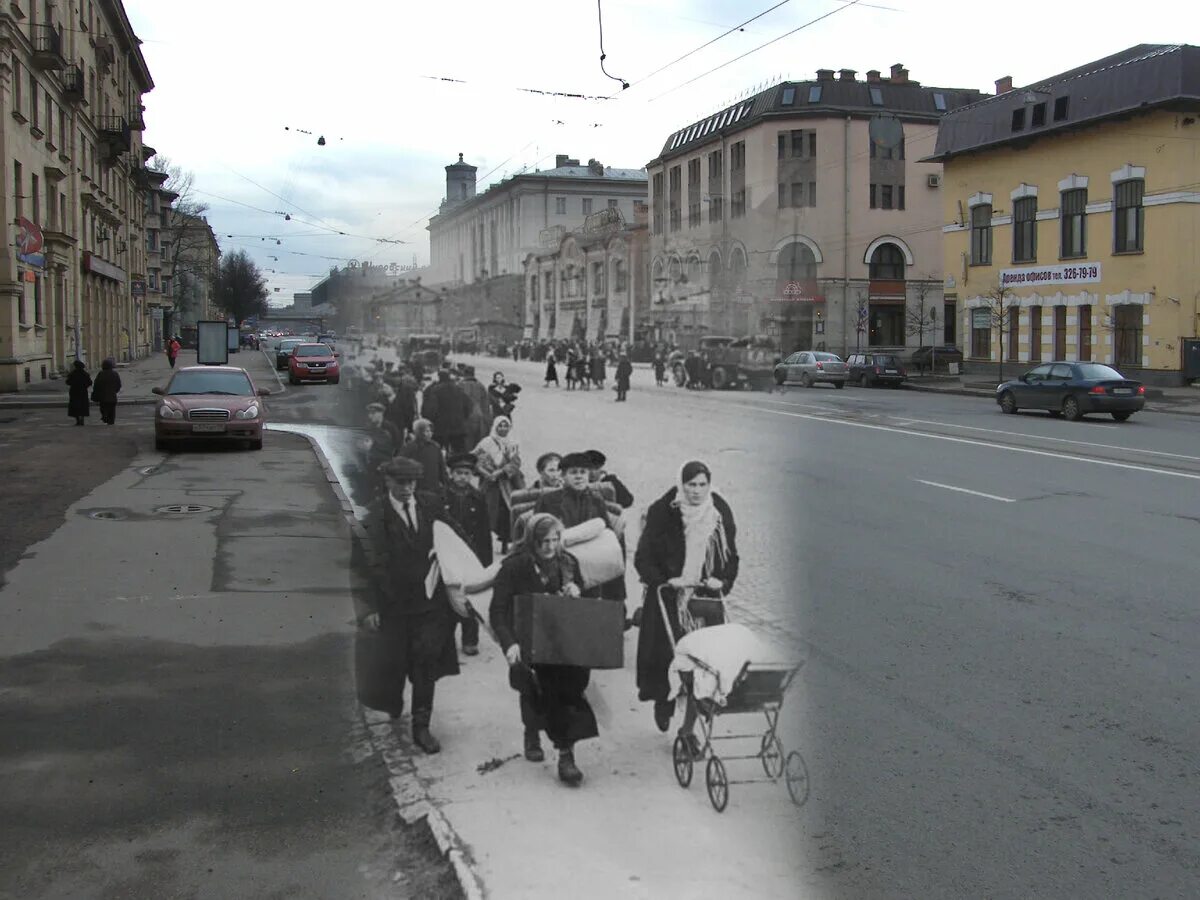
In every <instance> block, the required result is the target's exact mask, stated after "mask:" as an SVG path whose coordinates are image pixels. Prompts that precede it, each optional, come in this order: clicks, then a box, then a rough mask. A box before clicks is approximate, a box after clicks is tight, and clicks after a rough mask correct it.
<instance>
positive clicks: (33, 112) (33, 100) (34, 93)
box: [29, 69, 41, 130]
mask: <svg viewBox="0 0 1200 900" xmlns="http://www.w3.org/2000/svg"><path fill="white" fill-rule="evenodd" d="M38 93H39V92H38V83H37V76H36V75H34V74H33V69H30V70H29V117H30V118H31V119H32V120H33V127H34V128H39V130H40V126H39V124H38V121H39V120H38V110H39V108H40V107H39V106H38V103H39V101H40V100H41V97H39V96H38Z"/></svg>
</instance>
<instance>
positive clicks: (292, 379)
mask: <svg viewBox="0 0 1200 900" xmlns="http://www.w3.org/2000/svg"><path fill="white" fill-rule="evenodd" d="M299 383H300V379H299V378H297V377H296V376H295V375H289V376H288V384H299Z"/></svg>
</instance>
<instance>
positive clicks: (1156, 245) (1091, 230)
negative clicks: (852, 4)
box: [930, 44, 1200, 384]
mask: <svg viewBox="0 0 1200 900" xmlns="http://www.w3.org/2000/svg"><path fill="white" fill-rule="evenodd" d="M996 87H997V95H996V96H995V97H992V98H989V99H986V100H984V101H982V102H979V103H976V104H972V105H970V106H967V107H964V108H962V109H960V110H957V111H955V112H952V113H951V114H949V115H947V116H946V117H945V119H943V121H942V125H941V130H940V133H939V136H938V141H937V152H936V153H935V154H933V155H932V156H931V157H930V158H931V160H934V161H936V162H938V163H940V164H941V165H942V166H943V171H944V182H945V187H944V189H943V192H942V197H943V211H942V215H943V217H944V218H945V219H946V220H947V222H948V223H949V224H947V225H946V226H945V227H944V232H945V251H944V252H945V262H944V266H945V272H946V291H947V299H948V301H949V300H953V301H954V302H956V303H958V304H959V307H960V309H961V316H962V318H961V327H962V330H963V333H964V334H965V335H967V339H966V341H965V342H964V343H965V349H966V355H967V356H968V358H969V360H975V361H978V362H981V363H982V362H983V361H985V360H986V361H998V360H1004V361H1012V362H1015V363H1019V364H1037V363H1041V362H1049V361H1051V360H1070V361H1095V362H1101V363H1109V364H1112V365H1115V366H1118V367H1119V368H1120V369H1121V371H1122V372H1124V373H1125V374H1126V375H1128V376H1130V377H1134V378H1140V379H1142V380H1144V381H1147V382H1150V383H1165V384H1177V383H1179V382H1181V381H1182V380H1184V378H1196V377H1200V307H1198V304H1200V282H1198V275H1200V259H1198V257H1197V253H1198V252H1200V251H1198V250H1197V247H1198V246H1200V191H1198V190H1197V186H1198V185H1197V174H1196V173H1197V160H1198V159H1200V47H1194V46H1186V45H1163V44H1139V45H1138V46H1135V47H1131V48H1129V49H1128V50H1125V51H1123V52H1121V53H1117V54H1114V55H1113V56H1109V57H1106V58H1104V59H1100V60H1097V61H1095V62H1093V63H1089V64H1088V65H1085V66H1081V67H1079V68H1076V69H1073V70H1071V71H1068V72H1063V73H1061V74H1059V75H1054V76H1052V77H1049V78H1046V79H1045V80H1042V81H1037V82H1034V83H1033V84H1031V85H1029V86H1028V87H1025V88H1018V89H1015V90H1014V89H1013V85H1012V78H1011V77H1005V78H1003V79H1001V80H1000V81H998V82H997V83H996Z"/></svg>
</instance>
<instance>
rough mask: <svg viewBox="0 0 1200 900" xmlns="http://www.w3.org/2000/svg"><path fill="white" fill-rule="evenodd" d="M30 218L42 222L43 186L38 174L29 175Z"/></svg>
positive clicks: (38, 222) (39, 223)
mask: <svg viewBox="0 0 1200 900" xmlns="http://www.w3.org/2000/svg"><path fill="white" fill-rule="evenodd" d="M29 218H30V219H31V220H33V221H34V222H36V223H37V224H38V225H41V224H42V187H41V181H40V180H39V179H38V177H37V176H36V175H30V176H29Z"/></svg>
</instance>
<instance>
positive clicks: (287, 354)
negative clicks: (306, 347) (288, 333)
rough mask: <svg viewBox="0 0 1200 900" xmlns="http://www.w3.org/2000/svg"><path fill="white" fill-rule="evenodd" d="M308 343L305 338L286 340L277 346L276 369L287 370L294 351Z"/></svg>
mask: <svg viewBox="0 0 1200 900" xmlns="http://www.w3.org/2000/svg"><path fill="white" fill-rule="evenodd" d="M303 343H306V341H305V340H304V338H284V339H283V340H281V341H280V342H279V343H278V344H276V345H275V368H276V369H280V370H282V369H286V368H287V367H288V360H289V359H290V358H291V355H292V350H294V349H295V348H296V347H299V346H300V345H301V344H303Z"/></svg>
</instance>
